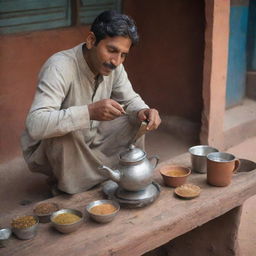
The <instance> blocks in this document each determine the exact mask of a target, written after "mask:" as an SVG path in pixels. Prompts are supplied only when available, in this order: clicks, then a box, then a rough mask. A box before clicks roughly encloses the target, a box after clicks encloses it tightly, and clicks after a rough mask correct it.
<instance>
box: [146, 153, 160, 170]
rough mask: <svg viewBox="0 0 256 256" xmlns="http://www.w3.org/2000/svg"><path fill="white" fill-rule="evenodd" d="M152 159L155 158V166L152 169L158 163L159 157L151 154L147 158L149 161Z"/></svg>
mask: <svg viewBox="0 0 256 256" xmlns="http://www.w3.org/2000/svg"><path fill="white" fill-rule="evenodd" d="M152 159H155V160H156V163H155V166H154V167H153V169H155V168H156V166H157V165H158V162H159V157H158V156H156V155H155V156H151V157H149V158H148V160H149V161H151V160H152Z"/></svg>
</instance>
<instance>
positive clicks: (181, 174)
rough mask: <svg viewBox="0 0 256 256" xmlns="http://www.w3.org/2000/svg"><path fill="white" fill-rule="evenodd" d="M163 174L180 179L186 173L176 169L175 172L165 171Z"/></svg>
mask: <svg viewBox="0 0 256 256" xmlns="http://www.w3.org/2000/svg"><path fill="white" fill-rule="evenodd" d="M165 174H166V175H168V176H174V177H182V176H184V175H186V174H187V173H186V172H185V171H183V170H179V169H176V170H167V171H166V172H165Z"/></svg>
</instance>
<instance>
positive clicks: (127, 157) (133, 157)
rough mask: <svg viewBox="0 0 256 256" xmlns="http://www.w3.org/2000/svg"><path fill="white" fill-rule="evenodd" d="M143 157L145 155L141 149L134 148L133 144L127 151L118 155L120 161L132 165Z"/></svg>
mask: <svg viewBox="0 0 256 256" xmlns="http://www.w3.org/2000/svg"><path fill="white" fill-rule="evenodd" d="M145 156H146V153H145V152H144V151H143V150H142V149H140V148H136V147H135V146H134V145H133V144H131V145H130V146H129V149H128V150H126V151H124V152H122V153H121V154H120V160H121V161H123V162H129V163H133V162H138V161H140V160H142V159H143V158H145Z"/></svg>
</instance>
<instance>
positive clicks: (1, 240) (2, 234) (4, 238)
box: [0, 228, 12, 248]
mask: <svg viewBox="0 0 256 256" xmlns="http://www.w3.org/2000/svg"><path fill="white" fill-rule="evenodd" d="M11 234H12V231H11V229H10V228H1V229H0V248H1V247H6V246H7V244H8V241H9V238H10V236H11Z"/></svg>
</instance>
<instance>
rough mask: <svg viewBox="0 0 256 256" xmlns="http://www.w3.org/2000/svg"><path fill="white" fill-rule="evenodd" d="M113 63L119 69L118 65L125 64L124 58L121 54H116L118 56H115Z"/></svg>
mask: <svg viewBox="0 0 256 256" xmlns="http://www.w3.org/2000/svg"><path fill="white" fill-rule="evenodd" d="M111 62H112V64H114V65H115V66H116V67H117V66H118V65H120V64H121V63H122V62H123V60H122V57H121V54H116V55H114V56H113V57H112V59H111Z"/></svg>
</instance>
